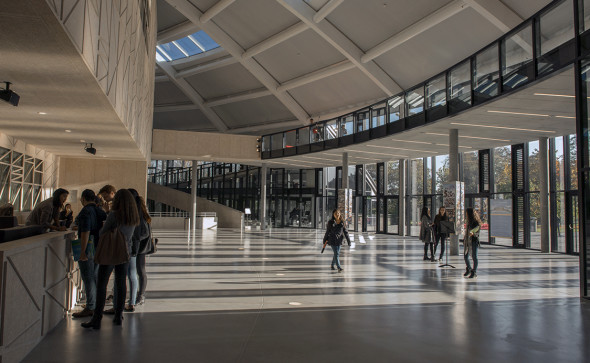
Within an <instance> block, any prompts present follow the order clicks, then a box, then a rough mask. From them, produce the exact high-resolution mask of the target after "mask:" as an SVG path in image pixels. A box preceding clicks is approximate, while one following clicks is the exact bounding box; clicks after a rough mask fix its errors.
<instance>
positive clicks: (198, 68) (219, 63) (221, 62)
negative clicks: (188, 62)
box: [176, 56, 238, 78]
mask: <svg viewBox="0 0 590 363" xmlns="http://www.w3.org/2000/svg"><path fill="white" fill-rule="evenodd" d="M235 63H238V61H237V60H236V59H235V58H234V57H232V56H227V57H223V58H218V59H215V60H212V61H209V62H206V63H201V64H197V65H195V66H192V67H188V68H185V69H183V70H181V71H178V72H177V73H176V77H178V78H186V77H189V76H194V75H195V74H199V73H203V72H208V71H212V70H214V69H218V68H222V67H225V66H229V65H231V64H235Z"/></svg>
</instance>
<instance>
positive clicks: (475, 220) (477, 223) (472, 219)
mask: <svg viewBox="0 0 590 363" xmlns="http://www.w3.org/2000/svg"><path fill="white" fill-rule="evenodd" d="M447 220H448V217H447V213H446V209H445V207H440V208H439V210H438V214H437V215H436V216H435V217H434V221H433V220H432V218H431V217H430V210H429V209H428V207H424V208H422V213H421V216H420V221H421V227H420V240H422V242H424V260H425V261H433V262H434V261H437V260H438V261H441V260H442V259H443V256H444V254H445V240H446V239H447V237H448V234H447V233H446V231H445V229H444V228H442V222H444V221H447ZM481 224H482V223H481V219H480V218H479V215H478V213H477V211H476V210H474V209H473V208H467V210H466V223H465V225H466V233H465V239H464V243H463V246H464V248H463V256H464V259H465V265H466V269H465V273H464V274H463V276H464V277H468V278H474V277H477V266H478V259H477V251H478V249H479V230H480V229H481ZM344 239H346V241H347V242H348V245H349V246H350V245H351V243H350V237H349V235H348V230H347V229H346V224H345V222H344V218H342V214H341V213H340V210H338V209H334V210H333V211H332V218H331V219H330V221H329V222H328V226H327V228H326V233H325V234H324V238H323V241H324V248H325V247H326V245H329V246H330V247H331V248H332V252H333V257H332V264H331V265H330V268H331V269H332V270H335V269H336V268H338V272H342V271H344V269H343V268H342V266H341V264H340V249H341V246H342V244H343V242H344ZM439 244H440V255H439V257H438V259H437V258H436V250H437V248H438V245H439ZM429 249H430V257H429V256H428V250H429ZM323 251H324V250H323V249H322V252H323ZM470 258H471V259H472V260H473V265H471V262H470ZM335 266H336V267H335Z"/></svg>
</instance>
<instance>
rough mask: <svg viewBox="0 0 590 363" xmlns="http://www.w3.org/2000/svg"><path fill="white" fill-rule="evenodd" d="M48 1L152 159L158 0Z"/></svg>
mask: <svg viewBox="0 0 590 363" xmlns="http://www.w3.org/2000/svg"><path fill="white" fill-rule="evenodd" d="M46 1H47V3H48V4H49V7H50V8H51V9H52V10H53V12H54V14H55V16H56V17H57V19H58V20H59V21H60V22H61V23H62V25H63V26H64V29H65V30H66V32H67V33H68V34H69V35H70V38H71V39H72V42H73V43H74V44H75V45H76V47H77V49H78V50H79V51H80V53H81V55H82V57H83V59H84V60H85V62H86V64H87V66H88V69H89V70H90V71H91V72H92V74H93V75H94V76H95V77H96V80H97V82H98V84H99V85H100V87H101V88H102V90H103V91H104V93H105V95H106V96H107V98H108V99H109V101H110V102H111V104H112V106H113V108H114V109H115V111H116V112H117V115H118V116H119V118H120V119H121V122H122V123H123V124H124V125H125V127H126V128H127V130H128V131H129V134H130V135H131V136H132V137H133V139H134V140H135V142H136V143H137V146H138V148H139V149H140V150H141V152H142V154H143V155H144V156H145V157H146V158H149V153H150V149H151V131H152V120H153V109H154V105H153V100H154V67H155V61H156V56H155V52H156V2H155V0H46ZM144 7H145V8H147V9H149V11H148V12H147V14H148V16H146V17H145V18H144V19H145V21H144V20H142V16H141V15H142V14H143V11H142V9H143V8H144ZM144 24H145V26H144Z"/></svg>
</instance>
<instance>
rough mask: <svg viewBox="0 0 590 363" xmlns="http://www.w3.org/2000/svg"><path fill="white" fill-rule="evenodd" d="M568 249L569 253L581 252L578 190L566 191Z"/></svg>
mask: <svg viewBox="0 0 590 363" xmlns="http://www.w3.org/2000/svg"><path fill="white" fill-rule="evenodd" d="M566 202H567V203H566V213H565V218H566V251H567V253H574V254H578V253H580V249H579V248H580V243H579V242H580V241H579V233H580V225H579V217H580V215H579V214H578V192H577V191H571V192H566Z"/></svg>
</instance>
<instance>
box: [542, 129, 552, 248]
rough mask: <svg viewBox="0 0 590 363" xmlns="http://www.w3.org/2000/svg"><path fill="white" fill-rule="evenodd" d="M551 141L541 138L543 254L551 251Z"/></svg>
mask: <svg viewBox="0 0 590 363" xmlns="http://www.w3.org/2000/svg"><path fill="white" fill-rule="evenodd" d="M548 144H549V140H548V139H547V138H546V137H541V138H539V163H540V168H539V172H540V173H541V175H539V182H540V184H541V185H540V195H539V198H540V201H541V211H540V212H541V216H540V217H541V252H550V251H551V247H550V245H551V242H550V239H551V238H550V233H549V228H550V225H549V221H550V215H549V145H548Z"/></svg>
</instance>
